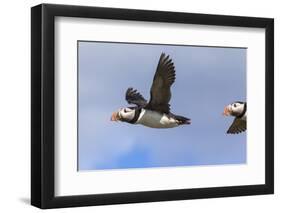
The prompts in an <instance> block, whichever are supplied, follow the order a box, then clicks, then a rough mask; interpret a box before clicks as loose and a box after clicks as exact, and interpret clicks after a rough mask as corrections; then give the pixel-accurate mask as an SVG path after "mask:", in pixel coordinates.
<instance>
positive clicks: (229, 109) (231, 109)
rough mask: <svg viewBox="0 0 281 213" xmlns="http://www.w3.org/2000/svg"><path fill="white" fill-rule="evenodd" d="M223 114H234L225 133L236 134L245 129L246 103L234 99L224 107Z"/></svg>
mask: <svg viewBox="0 0 281 213" xmlns="http://www.w3.org/2000/svg"><path fill="white" fill-rule="evenodd" d="M223 115H225V116H229V115H231V116H234V117H235V118H234V121H233V122H232V124H231V126H230V127H229V129H228V130H227V134H238V133H241V132H244V131H246V129H247V103H246V102H241V101H236V102H234V103H232V104H229V105H227V106H226V107H225V108H224V112H223Z"/></svg>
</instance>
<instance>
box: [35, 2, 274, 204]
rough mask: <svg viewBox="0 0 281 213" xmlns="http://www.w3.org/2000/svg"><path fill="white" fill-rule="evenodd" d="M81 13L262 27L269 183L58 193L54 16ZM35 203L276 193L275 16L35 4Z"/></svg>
mask: <svg viewBox="0 0 281 213" xmlns="http://www.w3.org/2000/svg"><path fill="white" fill-rule="evenodd" d="M57 16H64V17H83V18H101V19H115V20H131V21H145V22H162V23H182V24H200V25H218V26H237V27H251V28H264V29H265V32H266V48H265V51H266V53H265V61H266V65H265V71H266V74H265V76H266V77H265V85H266V88H265V89H266V97H265V100H266V110H265V113H266V128H265V132H266V134H265V161H266V162H265V184H261V185H246V186H229V187H228V186H226V187H214V188H198V189H176V190H162V191H145V192H129V193H112V194H93V195H78V196H77V195H73V196H60V197H56V196H55V195H54V189H55V181H54V178H55V170H54V163H55V161H54V157H55V156H54V149H55V146H54V130H55V108H54V104H55V96H54V95H55V85H54V78H55V75H54V72H55V70H54V59H55V58H54V50H55V47H54V45H55V44H54V18H55V17H57ZM31 112H32V113H31V204H32V205H34V206H37V207H39V208H42V209H46V208H60V207H75V206H90V205H106V204H121V203H138V202H153V201H169V200H182V199H197V198H216V197H228V196H245V195H259V194H272V193H273V192H274V151H273V150H274V20H273V19H271V18H256V17H241V16H224V15H208V14H194V13H179V12H164V11H148V10H131V9H113V8H102V7H86V6H68V5H54V4H41V5H38V6H35V7H32V8H31Z"/></svg>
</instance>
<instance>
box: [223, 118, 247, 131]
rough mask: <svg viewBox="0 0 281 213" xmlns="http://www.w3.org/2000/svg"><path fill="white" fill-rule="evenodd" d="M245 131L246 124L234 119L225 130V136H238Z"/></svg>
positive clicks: (241, 120) (243, 121)
mask: <svg viewBox="0 0 281 213" xmlns="http://www.w3.org/2000/svg"><path fill="white" fill-rule="evenodd" d="M246 129H247V122H246V121H245V120H243V119H240V118H235V119H234V121H233V123H232V124H231V126H230V127H229V129H228V130H227V134H238V133H241V132H244V131H245V130H246Z"/></svg>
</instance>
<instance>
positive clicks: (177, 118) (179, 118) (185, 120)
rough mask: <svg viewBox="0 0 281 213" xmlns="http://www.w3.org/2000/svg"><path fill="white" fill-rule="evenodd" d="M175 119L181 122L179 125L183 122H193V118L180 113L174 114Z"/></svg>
mask: <svg viewBox="0 0 281 213" xmlns="http://www.w3.org/2000/svg"><path fill="white" fill-rule="evenodd" d="M174 117H175V119H176V120H177V121H178V122H179V125H182V124H191V120H190V119H189V118H186V117H183V116H180V115H174Z"/></svg>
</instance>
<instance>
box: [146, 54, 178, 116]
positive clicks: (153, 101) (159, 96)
mask: <svg viewBox="0 0 281 213" xmlns="http://www.w3.org/2000/svg"><path fill="white" fill-rule="evenodd" d="M175 79H176V73H175V67H174V63H173V62H172V59H169V55H167V56H165V54H164V53H162V54H161V56H160V59H159V62H158V66H157V69H156V72H155V75H154V78H153V83H152V86H151V89H150V101H149V103H148V105H147V106H146V107H145V108H146V109H151V110H155V111H159V112H162V113H169V112H170V104H169V101H170V99H171V89H170V88H171V85H172V84H173V83H174V82H175Z"/></svg>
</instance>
